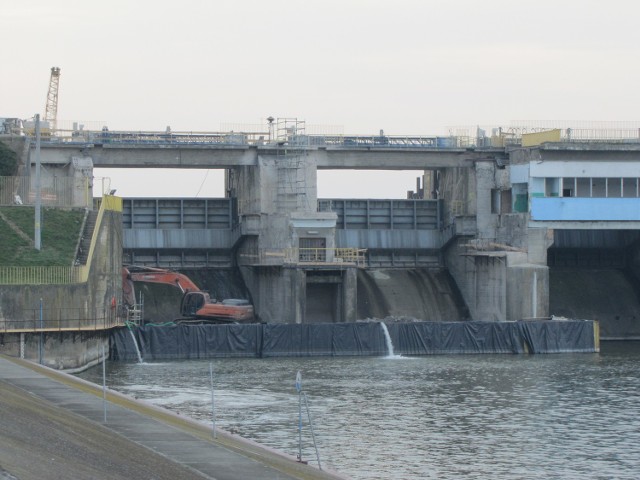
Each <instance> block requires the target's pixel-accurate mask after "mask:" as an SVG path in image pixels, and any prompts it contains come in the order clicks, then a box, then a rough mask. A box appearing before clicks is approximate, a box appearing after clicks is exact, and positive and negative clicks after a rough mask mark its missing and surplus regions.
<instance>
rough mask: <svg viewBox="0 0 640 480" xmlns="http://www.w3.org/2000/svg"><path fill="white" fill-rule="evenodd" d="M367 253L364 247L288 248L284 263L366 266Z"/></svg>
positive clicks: (285, 252)
mask: <svg viewBox="0 0 640 480" xmlns="http://www.w3.org/2000/svg"><path fill="white" fill-rule="evenodd" d="M366 253H367V250H366V249H363V248H288V249H285V251H284V263H285V264H296V265H299V264H331V265H349V264H351V265H356V266H358V267H366V265H367V259H366Z"/></svg>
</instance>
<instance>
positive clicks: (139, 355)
mask: <svg viewBox="0 0 640 480" xmlns="http://www.w3.org/2000/svg"><path fill="white" fill-rule="evenodd" d="M129 333H130V334H131V340H133V344H134V345H135V347H136V355H138V363H143V361H142V355H141V354H140V348H139V347H138V342H137V341H136V335H135V333H133V330H131V329H129Z"/></svg>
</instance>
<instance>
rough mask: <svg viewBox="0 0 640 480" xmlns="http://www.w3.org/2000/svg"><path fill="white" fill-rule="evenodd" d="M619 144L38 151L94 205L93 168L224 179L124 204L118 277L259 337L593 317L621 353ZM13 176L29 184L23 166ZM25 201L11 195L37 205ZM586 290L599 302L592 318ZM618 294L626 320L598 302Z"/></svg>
mask: <svg viewBox="0 0 640 480" xmlns="http://www.w3.org/2000/svg"><path fill="white" fill-rule="evenodd" d="M530 132H533V133H530ZM619 133H620V132H616V134H615V135H613V136H611V137H607V136H600V135H598V136H596V138H591V137H589V135H591V134H592V131H589V132H587V131H585V132H582V133H581V132H580V130H579V129H576V128H572V129H569V128H566V129H556V130H553V129H550V130H544V129H538V130H535V131H534V130H531V129H529V130H527V129H525V128H521V129H512V130H511V131H510V132H508V133H507V132H506V131H503V130H500V129H498V130H496V132H495V134H493V135H492V136H490V137H488V136H485V135H484V134H482V135H481V134H480V133H479V131H478V132H474V133H473V134H469V135H455V136H448V137H404V136H395V137H392V136H385V135H383V134H380V135H376V136H327V135H308V134H306V132H305V127H304V122H301V121H298V120H296V119H279V120H277V122H276V123H275V124H272V125H270V126H269V130H268V132H266V133H265V132H263V134H262V135H258V134H255V135H254V134H249V133H247V134H239V133H233V134H232V133H225V134H220V133H212V134H186V133H185V134H181V133H178V132H167V133H158V132H110V131H108V130H106V129H105V130H103V131H102V132H88V131H74V132H70V133H69V134H68V135H67V134H60V135H58V136H55V135H53V136H51V137H49V138H47V139H45V141H44V142H43V143H42V153H41V158H42V163H43V164H45V165H47V169H46V171H47V175H49V177H50V178H54V177H55V178H61V177H69V178H74V179H76V182H77V185H84V187H74V188H76V189H77V188H87V189H88V193H89V196H93V189H94V188H97V185H93V182H92V179H93V173H92V172H93V168H94V167H101V168H110V167H117V168H127V167H131V168H134V167H137V168H140V167H144V168H148V169H149V174H150V178H152V175H153V171H154V170H153V169H154V168H211V169H222V170H224V172H225V192H226V197H225V198H207V199H202V198H177V199H176V198H125V199H123V206H122V232H123V233H122V249H123V252H122V254H123V263H124V264H133V265H146V266H152V267H161V268H170V269H174V270H179V271H181V272H187V273H188V274H189V275H193V276H194V277H196V283H198V284H199V285H200V287H201V288H202V289H206V290H208V291H210V292H211V293H212V295H213V296H215V297H216V298H225V297H227V296H229V297H232V298H244V299H247V300H249V301H250V302H251V303H252V304H253V307H254V309H255V313H256V316H257V319H258V320H259V321H261V322H267V323H292V324H306V323H314V322H319V321H323V322H333V323H341V322H355V321H356V320H359V319H365V318H372V317H375V318H381V317H382V318H384V317H412V318H417V319H421V320H433V321H446V320H474V321H491V322H503V321H514V320H522V319H541V318H550V317H551V316H578V317H580V316H583V315H584V316H588V315H593V316H596V315H597V319H598V320H599V321H600V323H601V325H602V329H603V332H606V336H608V337H611V338H620V337H623V338H632V337H639V336H640V320H638V317H637V315H636V314H635V312H636V311H638V310H640V308H639V306H638V304H637V300H635V299H634V298H635V297H634V295H635V293H634V292H636V291H637V281H636V278H638V275H637V272H638V268H637V264H638V261H637V257H638V243H637V242H636V239H637V232H638V231H640V217H639V216H638V212H639V211H640V208H638V207H640V186H639V177H638V176H637V171H638V165H639V162H640V142H639V141H638V139H637V129H636V130H632V131H631V133H629V134H628V135H627V134H625V133H624V132H623V134H622V135H621V134H619ZM625 135H626V136H625ZM621 138H622V140H620V139H621ZM23 161H24V163H25V166H26V167H27V168H25V169H24V171H25V173H26V174H27V175H28V176H29V175H31V176H32V174H31V173H30V172H31V171H32V170H33V168H34V156H33V149H23ZM29 167H30V168H29ZM322 169H337V170H340V169H350V170H374V169H378V170H409V169H410V170H415V169H420V170H422V171H424V176H423V179H422V182H421V183H420V184H419V185H418V186H417V188H416V190H415V191H413V192H411V193H410V195H409V196H408V197H409V198H406V199H354V198H333V199H322V198H318V195H317V181H316V180H317V172H318V171H319V170H322ZM83 179H84V180H83ZM83 181H84V183H83ZM24 185H26V187H21V188H22V190H20V191H16V193H19V194H20V195H21V197H22V198H24V199H30V198H32V196H30V192H29V191H28V188H29V187H28V186H29V182H25V183H24ZM23 190H24V191H23ZM85 193H87V192H85ZM47 194H48V197H47V201H51V202H53V201H55V200H56V199H58V200H59V199H61V198H62V197H63V195H62V193H60V194H59V195H57V193H56V190H55V185H53V184H52V185H51V188H49V189H48V190H47ZM65 198H67V200H66V201H67V202H72V203H73V204H74V205H75V206H82V207H87V205H86V204H82V205H80V203H82V200H83V198H84V197H83V195H72V196H69V195H67V196H66V197H65ZM76 204H77V205H76ZM89 208H90V207H89ZM594 252H596V253H594ZM594 259H595V260H594ZM572 262H573V264H572ZM569 268H577V269H578V274H577V275H576V274H573V275H572V274H570V273H568V274H565V272H567V270H566V269H569ZM603 268H604V269H605V270H607V271H609V272H610V273H609V274H608V275H609V277H606V275H605V276H603V275H602V274H601V273H600V272H601V271H602V269H603ZM605 277H606V278H615V281H609V283H608V285H609V286H610V287H609V286H608V287H607V288H602V287H601V286H599V283H601V282H599V280H600V281H602V280H603V279H604V278H605ZM589 279H591V280H589ZM140 288H143V289H147V290H145V295H144V297H145V305H146V316H147V317H148V318H149V319H151V320H158V321H164V320H168V318H167V317H166V316H165V317H162V316H161V312H164V311H166V309H167V304H168V303H169V301H168V299H169V296H170V295H171V294H170V293H168V290H166V289H165V290H164V293H160V294H156V293H153V291H152V289H151V287H147V286H143V287H140ZM140 288H139V289H140ZM156 288H159V287H157V286H154V287H153V289H156ZM584 289H588V290H589V291H592V290H593V291H597V292H598V294H599V295H602V296H603V297H602V299H601V300H600V301H595V300H594V301H595V302H597V304H595V305H592V306H590V307H589V306H588V303H586V302H583V301H582V300H581V299H580V297H579V296H578V294H577V293H576V292H583V291H584ZM174 293H175V294H176V295H177V296H179V293H178V292H174ZM621 294H622V296H623V298H624V302H625V305H624V306H621V305H619V304H618V303H616V302H611V301H609V299H610V297H612V296H614V295H617V296H620V295H621ZM590 298H594V299H595V298H597V295H595V294H594V295H592V296H591V297H590ZM171 303H173V300H171ZM154 309H155V312H154V311H153V310H154ZM156 317H157V318H156Z"/></svg>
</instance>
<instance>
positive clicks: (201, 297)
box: [122, 266, 254, 323]
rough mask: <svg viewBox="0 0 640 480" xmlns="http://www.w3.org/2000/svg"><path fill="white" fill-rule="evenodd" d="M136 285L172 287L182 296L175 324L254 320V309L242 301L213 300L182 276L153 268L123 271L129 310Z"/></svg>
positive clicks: (125, 299) (133, 302) (125, 297)
mask: <svg viewBox="0 0 640 480" xmlns="http://www.w3.org/2000/svg"><path fill="white" fill-rule="evenodd" d="M133 282H152V283H162V284H165V285H173V286H175V287H177V288H179V289H180V291H181V292H182V301H181V303H180V315H182V316H183V317H184V318H181V319H178V320H176V323H201V322H207V323H250V322H252V321H253V320H254V315H253V306H252V305H251V304H250V303H249V302H248V301H247V300H243V299H235V298H233V299H227V300H222V301H220V302H218V301H216V300H215V299H212V298H211V296H210V295H209V294H208V293H207V292H203V291H202V290H200V289H199V288H198V286H197V285H196V284H195V283H193V282H192V281H191V279H190V278H189V277H187V276H186V275H183V274H182V273H178V272H173V271H171V270H165V269H162V268H152V267H134V266H129V267H123V268H122V291H123V297H124V303H125V305H127V306H133V305H134V304H135V294H134V289H133Z"/></svg>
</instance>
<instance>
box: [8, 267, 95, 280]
mask: <svg viewBox="0 0 640 480" xmlns="http://www.w3.org/2000/svg"><path fill="white" fill-rule="evenodd" d="M83 273H84V271H83V268H82V266H78V267H72V266H68V267H64V266H49V267H41V266H35V267H0V285H68V284H73V283H82V281H83Z"/></svg>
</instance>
